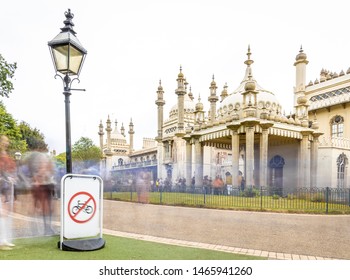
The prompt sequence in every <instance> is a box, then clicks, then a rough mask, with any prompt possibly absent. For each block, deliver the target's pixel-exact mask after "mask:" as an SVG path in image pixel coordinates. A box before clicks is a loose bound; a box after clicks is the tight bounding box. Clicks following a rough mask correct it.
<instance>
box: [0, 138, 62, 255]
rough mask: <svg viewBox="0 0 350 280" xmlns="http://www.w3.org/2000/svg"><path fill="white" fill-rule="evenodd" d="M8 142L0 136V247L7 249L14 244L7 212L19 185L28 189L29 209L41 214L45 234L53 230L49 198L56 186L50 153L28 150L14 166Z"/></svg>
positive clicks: (50, 198)
mask: <svg viewBox="0 0 350 280" xmlns="http://www.w3.org/2000/svg"><path fill="white" fill-rule="evenodd" d="M9 145H10V141H9V138H8V137H7V136H5V135H2V136H0V250H11V249H12V247H14V246H15V244H13V243H12V242H13V241H12V238H13V237H12V218H11V212H12V211H13V208H14V203H15V202H16V199H17V196H16V194H17V192H18V191H20V189H19V188H25V189H26V192H29V193H30V200H32V206H31V209H30V210H32V211H31V212H32V215H33V216H34V217H36V218H38V217H41V218H40V219H39V220H41V222H40V224H42V225H43V226H42V232H43V234H45V235H51V234H53V233H54V231H53V229H52V227H51V217H52V199H53V197H54V195H55V190H57V189H58V188H57V187H56V186H57V177H56V176H57V173H58V172H57V169H56V166H55V164H54V161H53V159H52V158H51V156H49V155H48V154H47V153H43V152H35V151H34V152H30V153H27V154H26V155H24V158H23V160H22V164H21V166H17V165H16V162H15V161H14V159H13V157H11V156H10V155H9V153H8V147H9ZM56 195H57V193H56ZM38 223H39V222H38Z"/></svg>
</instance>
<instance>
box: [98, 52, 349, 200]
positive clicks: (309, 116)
mask: <svg viewBox="0 0 350 280" xmlns="http://www.w3.org/2000/svg"><path fill="white" fill-rule="evenodd" d="M251 55H252V54H251V51H250V47H248V52H247V59H246V60H245V62H244V63H245V65H246V66H245V68H246V69H245V74H244V77H243V80H242V82H241V83H240V84H239V85H238V87H237V88H236V89H235V90H234V91H232V92H229V91H228V86H227V84H225V85H224V86H223V90H222V92H221V94H220V95H219V94H218V93H217V88H218V87H217V85H216V82H215V78H214V76H213V77H212V81H211V82H210V83H209V93H208V99H207V100H208V107H209V110H208V112H205V110H204V105H203V103H201V97H200V96H199V97H198V101H197V102H196V101H195V100H194V96H193V93H192V92H191V88H190V87H189V86H188V84H189V83H188V81H187V80H186V78H185V75H184V73H183V72H182V68H181V67H180V72H179V74H178V76H177V79H176V82H177V87H176V89H175V94H176V95H177V103H176V104H175V105H174V106H173V107H172V108H171V109H170V112H169V114H168V118H164V105H165V103H166V100H164V89H163V86H162V84H161V81H160V82H159V86H158V90H157V99H156V101H155V104H156V106H157V112H158V118H157V124H158V127H157V136H156V137H155V141H156V142H155V145H154V147H152V148H151V149H150V150H149V147H148V150H147V149H142V150H140V151H137V152H135V151H133V149H132V145H131V144H126V142H125V143H124V142H121V141H119V142H118V143H119V144H120V145H121V147H124V148H125V153H124V150H123V149H122V150H120V149H119V148H118V149H115V148H113V147H112V146H113V143H116V142H115V140H113V136H110V139H109V138H108V135H107V140H106V143H105V144H101V149H102V150H103V151H104V154H105V155H106V157H107V158H111V159H112V163H111V168H118V164H117V165H115V161H113V158H118V157H120V158H121V157H122V156H124V155H125V161H124V163H126V164H128V163H132V162H133V160H135V158H136V157H137V156H141V157H144V156H147V155H148V156H149V157H151V158H152V160H153V159H154V160H155V159H156V171H155V172H154V175H153V176H154V178H162V179H163V180H165V179H167V180H168V181H170V182H172V183H173V184H174V183H175V182H177V181H178V180H179V179H180V178H181V179H183V178H185V179H186V185H187V186H188V187H189V186H190V185H191V182H192V180H193V179H195V184H196V185H197V186H201V185H202V183H203V178H205V177H210V178H212V179H214V178H215V177H217V176H221V177H222V178H223V179H224V181H225V183H226V184H227V185H231V186H233V187H240V185H241V184H242V179H243V178H244V182H245V185H246V186H256V187H259V186H263V187H265V186H271V187H275V189H277V190H278V193H279V194H281V195H283V194H286V193H289V192H292V191H294V190H296V189H297V188H299V187H326V186H328V187H340V188H344V187H348V183H350V181H349V176H350V174H349V172H348V158H349V156H350V125H348V124H347V122H348V120H349V119H350V109H349V108H350V105H349V103H350V71H349V70H348V71H347V73H344V72H343V71H342V72H340V74H336V73H332V72H329V71H325V70H322V71H321V77H320V80H316V81H315V82H314V83H312V82H310V83H309V84H306V72H307V71H306V69H307V64H308V60H307V55H306V54H305V53H304V51H303V49H302V48H300V51H299V53H298V55H297V56H296V58H295V61H294V66H295V69H296V74H295V75H296V79H295V81H296V82H295V87H294V104H293V105H294V112H293V114H290V115H285V114H283V113H282V112H283V108H282V106H281V105H280V103H279V101H278V99H277V97H276V96H275V95H274V93H272V92H270V91H268V90H265V89H264V88H262V87H261V86H260V85H259V84H258V83H257V81H256V79H255V78H254V76H253V69H252V68H253V63H254V61H253V60H252V59H251ZM242 72H243V71H242ZM111 130H112V129H111V128H110V125H109V124H108V121H107V128H106V131H107V133H108V131H110V132H111ZM116 130H117V127H116V128H115V131H116ZM110 132H109V133H110ZM130 132H131V134H130V137H131V135H133V133H134V132H133V128H132V129H130V131H129V133H130ZM99 134H100V136H101V135H103V134H104V133H103V128H100V133H99ZM115 134H118V133H117V132H114V133H112V134H111V135H115ZM121 134H122V133H121ZM101 137H102V136H101ZM124 137H125V135H124ZM101 143H103V140H101ZM130 143H132V139H131V138H130ZM128 145H129V146H128ZM149 151H151V152H149ZM117 152H118V153H119V152H123V153H124V154H123V155H121V154H117ZM111 153H112V154H113V155H111ZM119 168H120V167H119Z"/></svg>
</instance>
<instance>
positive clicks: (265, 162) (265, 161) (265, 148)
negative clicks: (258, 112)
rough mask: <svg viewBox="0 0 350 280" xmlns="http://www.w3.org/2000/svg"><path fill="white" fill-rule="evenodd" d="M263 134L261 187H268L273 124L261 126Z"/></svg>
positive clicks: (261, 141)
mask: <svg viewBox="0 0 350 280" xmlns="http://www.w3.org/2000/svg"><path fill="white" fill-rule="evenodd" d="M260 126H261V128H262V133H261V135H260V170H259V177H260V186H263V187H266V186H267V165H268V146H269V128H270V127H271V126H273V124H272V123H264V124H260Z"/></svg>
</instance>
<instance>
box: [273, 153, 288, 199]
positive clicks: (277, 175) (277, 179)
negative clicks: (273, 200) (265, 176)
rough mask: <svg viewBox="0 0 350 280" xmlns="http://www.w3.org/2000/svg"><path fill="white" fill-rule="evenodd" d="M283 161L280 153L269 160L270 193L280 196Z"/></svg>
mask: <svg viewBox="0 0 350 280" xmlns="http://www.w3.org/2000/svg"><path fill="white" fill-rule="evenodd" d="M284 164H285V161H284V158H283V157H281V156H280V155H276V156H274V157H273V158H272V159H271V160H270V162H269V167H270V178H269V184H270V187H271V190H270V192H271V194H272V195H279V196H282V194H283V167H284Z"/></svg>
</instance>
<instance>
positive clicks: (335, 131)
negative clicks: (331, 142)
mask: <svg viewBox="0 0 350 280" xmlns="http://www.w3.org/2000/svg"><path fill="white" fill-rule="evenodd" d="M343 133H344V118H343V117H342V116H335V117H334V118H333V119H332V121H331V136H332V137H343Z"/></svg>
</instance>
